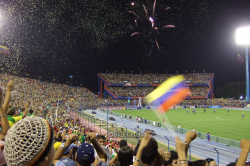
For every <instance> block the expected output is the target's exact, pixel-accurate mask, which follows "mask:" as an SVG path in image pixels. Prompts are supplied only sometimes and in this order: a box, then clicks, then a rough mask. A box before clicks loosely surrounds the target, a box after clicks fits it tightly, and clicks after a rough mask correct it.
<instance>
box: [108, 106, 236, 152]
mask: <svg viewBox="0 0 250 166" xmlns="http://www.w3.org/2000/svg"><path fill="white" fill-rule="evenodd" d="M104 111H105V112H106V110H104ZM111 114H113V115H117V116H119V117H120V116H122V117H124V118H125V114H121V113H118V112H113V111H112V113H111ZM126 118H127V119H129V116H128V115H127V116H126ZM131 119H132V120H136V117H133V116H131ZM142 123H145V120H144V119H143V122H142ZM147 124H150V125H152V126H153V125H154V124H155V126H157V123H156V122H155V123H153V121H151V120H147ZM158 127H163V128H166V127H165V125H163V124H162V123H159V126H158ZM172 127H173V129H174V131H175V132H179V130H178V127H176V126H172ZM188 131H191V130H190V129H185V128H181V133H182V134H186V133H187V132H188ZM197 133H198V137H199V138H201V139H207V134H206V133H202V132H197ZM210 137H211V138H210V140H211V141H214V142H218V143H222V144H225V145H227V146H233V147H237V148H240V142H239V141H235V140H231V139H227V138H222V137H217V136H214V135H212V136H210Z"/></svg>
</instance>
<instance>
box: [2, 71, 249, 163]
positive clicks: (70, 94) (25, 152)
mask: <svg viewBox="0 0 250 166" xmlns="http://www.w3.org/2000/svg"><path fill="white" fill-rule="evenodd" d="M0 77H1V87H2V88H1V90H0V99H1V100H0V116H1V128H2V130H1V132H0V139H1V140H0V141H1V142H0V143H1V150H0V163H1V165H8V166H14V165H43V166H51V165H52V164H53V165H55V166H67V165H91V163H94V162H95V164H94V165H109V164H115V165H118V166H129V165H141V164H142V165H173V164H176V165H181V166H187V165H196V164H197V163H199V164H200V165H207V164H208V163H210V162H213V165H216V162H215V161H214V160H213V159H208V160H199V161H188V159H187V151H188V149H189V147H190V144H191V143H192V141H193V140H195V139H196V137H197V133H196V132H191V131H187V133H186V135H185V143H184V142H183V141H181V140H180V139H179V138H178V137H176V140H175V146H176V152H175V153H171V154H169V153H166V154H165V153H164V152H163V151H161V150H159V148H158V143H157V141H156V139H154V138H153V137H152V135H151V134H150V132H146V133H145V135H144V137H142V139H141V140H140V141H139V142H138V144H136V145H135V149H134V150H133V149H132V148H131V147H129V146H128V145H129V144H127V142H126V141H125V140H120V141H119V142H118V141H117V140H112V139H111V138H110V137H109V135H108V134H107V135H101V134H102V132H100V133H98V131H97V130H95V129H94V130H93V129H91V128H87V126H84V124H83V123H82V119H81V117H79V116H74V115H77V112H76V111H71V109H73V110H74V109H75V110H78V109H79V108H81V107H82V108H83V107H84V108H88V107H93V106H94V107H97V106H100V105H103V104H104V105H105V104H106V102H110V103H109V104H117V105H122V104H124V103H123V101H122V100H111V99H100V98H99V97H98V96H97V95H95V94H94V93H92V92H91V91H89V90H88V89H86V88H83V87H71V86H67V85H63V84H55V83H48V82H42V81H39V80H35V79H29V78H21V77H17V76H11V75H7V74H1V75H0ZM204 78H205V77H204ZM203 80H204V79H203V77H202V79H201V80H200V82H199V83H203ZM135 83H136V82H135ZM6 85H7V87H6ZM202 91H203V90H202ZM4 97H5V99H4V103H2V102H3V98H4ZM203 100H205V99H199V101H200V102H201V103H202V102H203ZM190 101H193V102H194V103H192V104H196V103H195V102H196V101H198V100H194V99H192V100H190ZM205 102H208V103H210V104H221V105H227V106H228V105H233V106H234V105H235V106H237V105H241V104H242V103H241V101H238V102H235V101H233V100H229V99H227V100H222V99H208V100H205ZM70 107H71V108H70ZM68 108H70V110H68ZM30 109H31V110H30ZM20 110H24V112H20ZM28 110H29V111H28ZM33 110H34V112H33ZM28 112H29V113H28ZM72 112H73V113H72ZM105 115H106V114H105ZM91 121H92V117H91ZM12 123H14V124H13V125H12V126H10V124H12ZM85 123H86V119H85ZM88 123H91V122H89V121H88ZM100 126H101V123H100ZM94 127H95V126H94ZM126 130H127V129H126ZM154 130H155V129H154ZM97 135H98V136H97ZM17 138H19V139H17ZM86 138H87V139H86ZM54 141H55V144H53V142H54ZM78 142H80V143H78ZM90 144H92V145H93V146H92V145H90ZM119 148H120V149H119ZM241 148H242V151H241V153H240V156H239V159H238V161H237V163H236V165H245V163H246V159H247V155H248V153H249V151H250V141H248V140H245V139H242V140H241ZM117 149H119V152H118V150H117ZM94 150H95V151H96V155H95V154H94ZM75 152H76V153H75ZM85 152H86V153H85ZM232 153H234V152H232ZM183 154H184V155H183ZM75 155H76V156H75ZM86 156H87V157H86ZM95 156H96V158H95ZM97 156H98V157H97ZM133 156H134V160H133ZM208 157H210V156H208ZM97 159H98V160H97ZM177 159H178V161H177Z"/></svg>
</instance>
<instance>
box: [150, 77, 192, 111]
mask: <svg viewBox="0 0 250 166" xmlns="http://www.w3.org/2000/svg"><path fill="white" fill-rule="evenodd" d="M183 81H184V76H182V75H179V76H174V77H170V78H169V79H167V80H166V81H165V82H164V83H162V84H161V85H160V86H158V87H157V88H156V89H155V90H154V91H153V92H151V93H150V94H148V95H147V96H146V100H147V101H148V103H149V104H150V103H156V105H158V107H157V109H156V110H158V111H159V113H161V114H162V113H164V112H166V111H168V110H169V109H170V107H171V106H174V105H176V104H178V103H180V102H181V101H183V100H185V99H186V98H187V97H188V96H189V95H190V94H191V91H190V89H189V88H188V87H187V86H185V85H184V84H182V82H183Z"/></svg>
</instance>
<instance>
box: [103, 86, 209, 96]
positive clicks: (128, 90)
mask: <svg viewBox="0 0 250 166" xmlns="http://www.w3.org/2000/svg"><path fill="white" fill-rule="evenodd" d="M155 88H156V87H141V86H136V87H118V86H108V87H107V89H108V90H110V91H111V92H112V93H114V94H115V95H116V96H118V97H146V96H147V95H148V94H149V93H151V92H152V91H153V90H154V89H155ZM190 89H191V92H192V94H191V95H190V97H205V96H206V95H207V93H208V91H209V89H210V88H209V86H191V87H190Z"/></svg>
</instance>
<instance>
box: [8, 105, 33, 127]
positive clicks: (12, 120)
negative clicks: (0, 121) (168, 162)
mask: <svg viewBox="0 0 250 166" xmlns="http://www.w3.org/2000/svg"><path fill="white" fill-rule="evenodd" d="M24 107H25V111H24V113H23V115H22V116H15V115H16V111H17V109H16V108H15V107H11V108H10V110H9V112H8V114H7V119H8V121H9V124H10V127H12V126H13V125H14V124H15V123H16V122H17V121H19V120H21V119H23V118H25V117H26V116H27V113H28V108H29V103H26V104H25V106H24Z"/></svg>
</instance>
